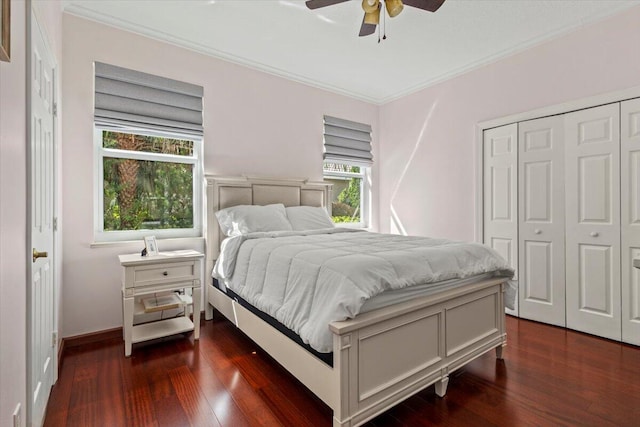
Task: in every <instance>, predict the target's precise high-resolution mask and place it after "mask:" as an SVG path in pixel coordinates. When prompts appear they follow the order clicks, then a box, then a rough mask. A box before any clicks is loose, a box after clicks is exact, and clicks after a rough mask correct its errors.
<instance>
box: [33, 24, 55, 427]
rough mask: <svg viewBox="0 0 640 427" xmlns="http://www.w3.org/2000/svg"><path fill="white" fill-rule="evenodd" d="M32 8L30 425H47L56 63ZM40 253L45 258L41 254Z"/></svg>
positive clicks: (51, 355) (50, 378)
mask: <svg viewBox="0 0 640 427" xmlns="http://www.w3.org/2000/svg"><path fill="white" fill-rule="evenodd" d="M44 40H45V39H44V36H43V33H42V31H41V30H40V27H39V25H38V23H37V20H36V18H35V15H34V14H33V12H31V46H30V61H29V64H30V75H29V77H30V83H29V86H30V90H31V99H30V104H31V107H30V120H31V122H30V126H31V127H30V132H29V134H30V169H31V178H30V181H31V186H30V192H31V199H30V209H29V210H30V214H31V218H30V221H31V229H30V234H31V248H32V251H33V253H30V254H29V257H30V258H32V261H33V262H31V263H30V265H31V287H30V290H29V292H28V296H29V301H28V302H29V306H28V310H29V313H30V314H29V322H28V328H29V329H28V332H29V338H28V352H27V357H28V359H29V360H28V375H27V376H28V387H29V388H28V407H29V414H28V416H29V425H35V426H39V425H42V421H43V416H44V411H45V409H46V406H47V401H48V399H49V394H50V391H51V386H52V385H53V381H54V366H55V361H54V357H55V354H56V352H55V348H56V343H55V340H54V335H53V331H54V329H53V328H54V289H53V286H54V280H53V194H54V193H53V179H54V173H53V158H54V99H53V96H54V93H53V90H54V85H53V82H54V80H53V79H54V72H55V65H54V61H53V58H52V55H51V52H50V51H49V49H48V47H47V45H46V43H45V41H44ZM36 255H39V256H40V257H36Z"/></svg>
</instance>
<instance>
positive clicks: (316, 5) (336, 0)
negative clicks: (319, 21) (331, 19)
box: [305, 0, 348, 9]
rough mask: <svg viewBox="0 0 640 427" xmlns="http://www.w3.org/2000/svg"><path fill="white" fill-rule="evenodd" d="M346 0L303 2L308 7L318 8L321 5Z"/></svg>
mask: <svg viewBox="0 0 640 427" xmlns="http://www.w3.org/2000/svg"><path fill="white" fill-rule="evenodd" d="M345 1H348V0H309V1H307V2H305V4H306V5H307V7H308V8H309V9H320V8H321V7H326V6H331V5H334V4H338V3H344V2H345Z"/></svg>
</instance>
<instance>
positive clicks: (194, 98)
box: [94, 62, 203, 136]
mask: <svg viewBox="0 0 640 427" xmlns="http://www.w3.org/2000/svg"><path fill="white" fill-rule="evenodd" d="M95 72H96V80H95V84H96V86H95V91H96V92H95V113H94V117H95V122H96V124H97V125H100V126H101V127H105V128H113V129H122V128H123V127H127V128H130V127H134V128H140V129H147V130H155V131H162V132H171V133H180V134H187V135H196V136H201V135H202V133H203V129H202V94H203V89H202V86H197V85H193V84H190V83H184V82H180V81H177V80H172V79H167V78H164V77H158V76H154V75H152V74H147V73H142V72H139V71H134V70H129V69H127V68H121V67H116V66H114V65H109V64H103V63H101V62H96V63H95Z"/></svg>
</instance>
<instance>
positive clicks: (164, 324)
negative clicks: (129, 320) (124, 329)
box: [131, 316, 193, 343]
mask: <svg viewBox="0 0 640 427" xmlns="http://www.w3.org/2000/svg"><path fill="white" fill-rule="evenodd" d="M189 331H193V322H192V321H191V319H189V318H188V317H185V316H180V317H174V318H172V319H164V320H158V321H156V322H150V323H144V324H142V325H135V326H133V328H132V331H131V342H132V343H137V342H142V341H149V340H153V339H156V338H162V337H166V336H168V335H175V334H181V333H184V332H189Z"/></svg>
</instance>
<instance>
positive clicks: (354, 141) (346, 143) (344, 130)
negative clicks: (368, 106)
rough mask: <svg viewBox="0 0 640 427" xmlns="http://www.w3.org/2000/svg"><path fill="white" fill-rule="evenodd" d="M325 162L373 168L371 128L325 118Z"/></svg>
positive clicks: (334, 118) (347, 121) (333, 118)
mask: <svg viewBox="0 0 640 427" xmlns="http://www.w3.org/2000/svg"><path fill="white" fill-rule="evenodd" d="M324 161H325V162H331V163H347V164H352V165H357V166H371V164H372V163H373V156H372V155H371V126H370V125H366V124H363V123H358V122H352V121H349V120H344V119H339V118H336V117H331V116H324Z"/></svg>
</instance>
